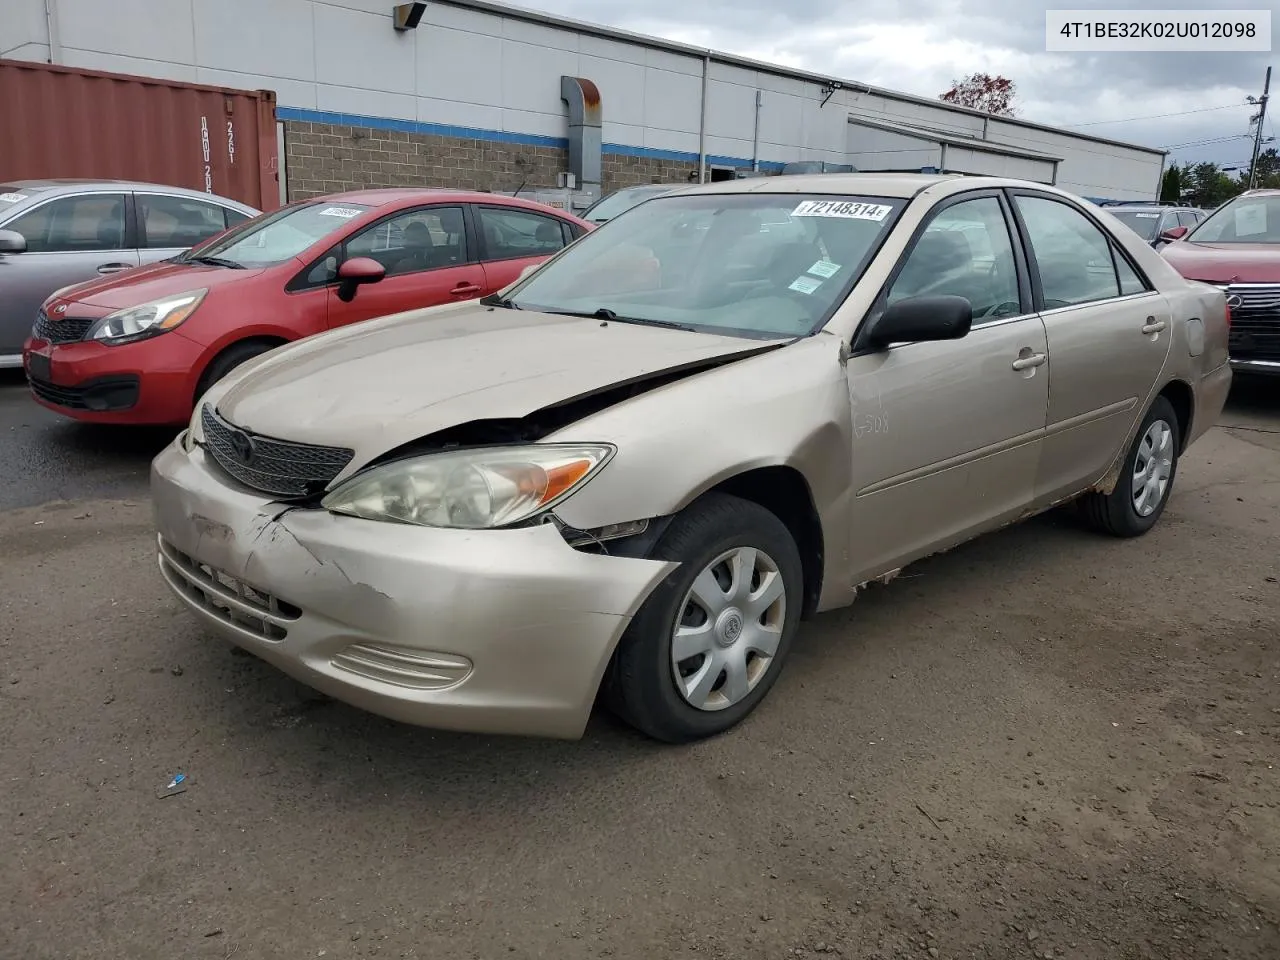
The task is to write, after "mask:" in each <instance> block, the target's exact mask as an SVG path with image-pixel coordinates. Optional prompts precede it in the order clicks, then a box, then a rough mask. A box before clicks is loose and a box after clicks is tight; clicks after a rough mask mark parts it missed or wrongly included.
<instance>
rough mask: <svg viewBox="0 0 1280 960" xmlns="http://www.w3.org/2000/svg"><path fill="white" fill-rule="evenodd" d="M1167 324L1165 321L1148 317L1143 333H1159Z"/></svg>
mask: <svg viewBox="0 0 1280 960" xmlns="http://www.w3.org/2000/svg"><path fill="white" fill-rule="evenodd" d="M1166 326H1167V324H1166V323H1165V322H1164V321H1163V320H1157V319H1156V318H1155V317H1147V322H1146V325H1145V326H1144V327H1143V328H1142V332H1143V333H1159V332H1160V331H1161V330H1163V329H1164V328H1165V327H1166Z"/></svg>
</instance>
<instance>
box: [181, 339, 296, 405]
mask: <svg viewBox="0 0 1280 960" xmlns="http://www.w3.org/2000/svg"><path fill="white" fill-rule="evenodd" d="M278 346H280V344H279V343H272V342H270V341H263V340H242V341H241V342H240V343H233V344H231V346H229V347H227V348H226V349H225V350H223V351H222V352H221V353H220V354H218V355H217V356H216V357H214V358H213V360H212V362H211V363H210V364H209V366H207V367H206V368H205V371H204V373H203V374H202V375H201V376H200V382H199V384H198V385H197V386H196V395H195V402H197V403H199V401H200V398H201V397H203V396H204V395H205V393H207V392H208V390H209V388H210V387H212V386H213V385H214V384H215V383H217V382H218V381H219V380H221V379H222V378H223V377H225V376H226V375H227V374H228V373H230V372H231V371H232V370H234V369H235V368H236V367H238V366H240V364H242V363H244V362H245V361H246V360H252V359H253V358H254V357H256V356H260V355H261V354H264V353H266V352H267V351H268V350H274V349H275V348H276V347H278Z"/></svg>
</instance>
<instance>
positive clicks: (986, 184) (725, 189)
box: [681, 173, 1060, 199]
mask: <svg viewBox="0 0 1280 960" xmlns="http://www.w3.org/2000/svg"><path fill="white" fill-rule="evenodd" d="M940 184H942V185H947V184H955V187H954V190H948V191H946V192H948V193H950V192H956V193H958V192H960V191H962V190H982V189H991V188H993V187H1011V186H1016V187H1034V188H1036V189H1040V190H1050V191H1054V190H1055V188H1053V187H1050V186H1048V185H1047V184H1043V183H1033V182H1031V181H1027V180H1013V179H1010V178H1007V177H975V176H968V175H966V174H960V173H943V174H928V173H804V174H788V175H786V176H776V177H748V178H746V179H743V180H722V181H719V182H718V183H709V184H691V185H689V186H688V187H686V188H685V189H684V190H682V191H681V193H686V192H692V193H814V194H831V195H838V196H868V197H892V198H902V199H909V198H911V197H914V196H915V195H916V194H917V193H919V192H920V191H922V190H927V189H928V188H929V187H934V186H938V185H940ZM1058 192H1060V191H1058Z"/></svg>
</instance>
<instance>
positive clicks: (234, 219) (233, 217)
mask: <svg viewBox="0 0 1280 960" xmlns="http://www.w3.org/2000/svg"><path fill="white" fill-rule="evenodd" d="M222 212H223V213H224V214H225V215H226V218H227V226H228V227H234V226H235V225H236V224H237V223H244V222H245V221H246V220H248V219H249V215H248V214H247V213H241V212H240V211H239V210H230V209H227V208H226V207H224V208H223V210H222Z"/></svg>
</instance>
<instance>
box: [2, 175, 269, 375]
mask: <svg viewBox="0 0 1280 960" xmlns="http://www.w3.org/2000/svg"><path fill="white" fill-rule="evenodd" d="M258 213H259V211H257V210H255V209H254V208H253V207H249V206H245V205H244V204H243V203H237V202H236V201H235V200H228V199H226V198H225V197H217V196H212V195H210V194H207V193H200V192H198V191H196V190H188V189H185V188H183V187H165V186H160V185H158V184H153V183H131V182H127V181H120V180H19V181H13V182H9V183H0V367H20V366H22V344H23V342H24V341H25V340H26V338H27V336H28V335H29V334H30V333H31V326H32V324H33V323H35V320H36V311H37V310H38V309H39V307H40V304H42V303H43V302H44V301H45V299H46V298H47V297H48V296H49V294H51V293H53V292H54V291H55V290H58V289H60V288H62V287H65V286H69V285H71V284H75V283H80V282H81V281H84V280H92V279H93V278H95V277H97V276H101V275H105V274H111V273H119V272H120V271H121V270H128V269H129V268H130V267H136V266H138V265H139V264H144V263H154V262H156V261H158V260H166V259H168V258H169V257H172V256H175V255H177V254H179V253H181V252H182V251H183V250H186V249H187V248H188V247H191V246H194V245H195V244H197V243H199V242H200V241H201V240H204V239H206V238H208V237H211V236H213V235H214V234H216V233H221V232H222V231H223V230H225V229H226V228H227V227H230V226H234V225H235V224H237V223H240V222H241V221H243V220H247V219H249V218H250V217H256V216H257V215H258Z"/></svg>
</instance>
